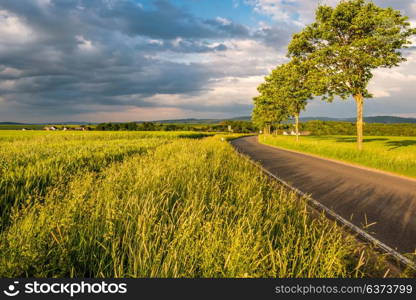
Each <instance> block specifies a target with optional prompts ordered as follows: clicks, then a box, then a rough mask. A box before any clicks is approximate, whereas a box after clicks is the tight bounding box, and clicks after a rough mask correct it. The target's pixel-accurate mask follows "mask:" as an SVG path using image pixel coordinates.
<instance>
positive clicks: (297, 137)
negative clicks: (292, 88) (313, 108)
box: [295, 114, 299, 142]
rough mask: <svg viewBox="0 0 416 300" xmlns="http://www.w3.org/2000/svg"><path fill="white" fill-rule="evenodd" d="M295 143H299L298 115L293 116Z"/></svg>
mask: <svg viewBox="0 0 416 300" xmlns="http://www.w3.org/2000/svg"><path fill="white" fill-rule="evenodd" d="M295 131H296V142H299V114H295Z"/></svg>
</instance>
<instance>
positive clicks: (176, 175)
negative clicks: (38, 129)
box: [0, 132, 382, 277]
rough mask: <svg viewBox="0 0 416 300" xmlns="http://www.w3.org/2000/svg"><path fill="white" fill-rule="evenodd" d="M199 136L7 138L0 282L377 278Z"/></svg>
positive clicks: (217, 143) (347, 243)
mask: <svg viewBox="0 0 416 300" xmlns="http://www.w3.org/2000/svg"><path fill="white" fill-rule="evenodd" d="M201 137H202V135H201V134H199V133H186V134H185V133H158V132H153V133H151V132H145V133H142V132H117V133H111V132H59V133H56V132H50V133H42V134H37V133H36V134H33V135H32V136H30V135H27V133H26V132H15V133H13V132H9V133H1V134H0V158H1V164H0V166H1V167H0V173H1V176H0V178H1V179H0V189H1V193H0V195H1V197H2V198H1V202H0V205H1V211H2V212H3V213H2V215H1V225H2V226H1V231H0V253H1V255H0V277H28V276H29V277H84V276H86V277H360V276H368V275H375V274H374V273H373V272H375V271H374V270H375V268H373V266H371V265H370V263H369V262H368V261H367V259H366V256H365V255H367V254H365V252H361V250H362V247H359V246H358V245H357V243H356V242H355V240H354V239H353V238H351V237H348V236H345V234H343V232H342V231H341V230H340V229H339V228H338V227H336V226H335V225H334V224H333V223H331V222H330V221H328V220H327V219H326V218H325V217H323V216H318V217H315V218H313V219H312V218H311V217H310V215H309V213H308V212H307V210H306V204H305V200H304V199H301V200H298V199H296V197H295V195H293V194H291V193H289V192H287V191H286V190H284V189H282V188H279V187H277V186H276V184H275V183H273V182H270V181H269V180H268V178H266V177H265V176H264V175H263V174H262V173H261V172H260V171H259V169H257V168H256V167H255V166H253V165H252V164H251V163H250V162H248V161H247V160H245V159H244V158H242V157H240V156H239V155H237V154H236V153H235V152H234V150H233V149H232V148H231V146H230V145H229V144H228V143H226V142H224V141H221V140H220V138H219V137H218V136H216V137H206V138H203V139H200V138H201ZM370 270H371V271H370ZM377 275H378V276H380V274H377ZM381 275H382V274H381Z"/></svg>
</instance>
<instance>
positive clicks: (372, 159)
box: [259, 135, 416, 177]
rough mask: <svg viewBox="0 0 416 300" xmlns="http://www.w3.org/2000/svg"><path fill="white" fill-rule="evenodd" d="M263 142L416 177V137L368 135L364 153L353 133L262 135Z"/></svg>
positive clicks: (365, 139)
mask: <svg viewBox="0 0 416 300" xmlns="http://www.w3.org/2000/svg"><path fill="white" fill-rule="evenodd" d="M259 141H260V142H261V143H264V144H268V145H272V146H278V147H282V148H286V149H292V150H297V151H302V152H307V153H312V154H317V155H320V156H322V157H329V158H334V159H339V160H342V161H345V162H351V163H356V164H360V165H363V166H367V167H371V168H376V169H380V170H384V171H388V172H393V173H397V174H401V175H405V176H409V177H416V138H415V137H387V136H379V137H376V136H368V137H365V138H364V150H363V151H361V152H360V151H357V147H356V144H355V137H353V136H302V137H301V138H300V142H299V143H297V142H296V140H295V138H294V137H292V136H279V135H262V136H260V137H259Z"/></svg>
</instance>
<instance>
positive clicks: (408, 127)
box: [275, 121, 416, 136]
mask: <svg viewBox="0 0 416 300" xmlns="http://www.w3.org/2000/svg"><path fill="white" fill-rule="evenodd" d="M299 128H300V131H309V132H310V133H311V135H355V134H356V132H357V129H356V125H355V123H351V122H337V121H308V122H303V123H300V126H299ZM275 129H276V131H277V134H280V133H281V132H283V130H292V129H293V125H292V124H282V125H280V126H279V125H278V126H277V127H276V128H275ZM364 134H365V135H382V136H416V124H382V123H366V124H365V125H364Z"/></svg>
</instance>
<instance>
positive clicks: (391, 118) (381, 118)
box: [153, 116, 416, 124]
mask: <svg viewBox="0 0 416 300" xmlns="http://www.w3.org/2000/svg"><path fill="white" fill-rule="evenodd" d="M250 120H251V117H250V116H241V117H234V118H228V119H195V118H190V119H176V120H156V121H153V122H157V123H167V124H172V123H181V124H215V123H219V122H222V121H250ZM300 120H301V121H302V122H307V121H313V120H320V121H338V122H355V118H330V117H303V118H300ZM364 122H367V123H388V124H391V123H416V118H402V117H394V116H375V117H364Z"/></svg>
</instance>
